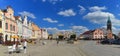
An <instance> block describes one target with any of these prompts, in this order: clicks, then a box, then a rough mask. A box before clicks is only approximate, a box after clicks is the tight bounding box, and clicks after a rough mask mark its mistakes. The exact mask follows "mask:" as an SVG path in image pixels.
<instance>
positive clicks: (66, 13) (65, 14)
mask: <svg viewBox="0 0 120 56" xmlns="http://www.w3.org/2000/svg"><path fill="white" fill-rule="evenodd" d="M58 15H63V16H75V15H76V13H75V12H74V11H73V10H72V9H68V10H65V11H60V12H58Z"/></svg>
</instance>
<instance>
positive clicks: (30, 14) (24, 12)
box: [18, 11, 36, 19]
mask: <svg viewBox="0 0 120 56" xmlns="http://www.w3.org/2000/svg"><path fill="white" fill-rule="evenodd" d="M18 14H20V15H22V16H28V17H30V18H33V19H35V18H36V17H35V15H34V14H33V13H31V12H27V11H23V12H18Z"/></svg>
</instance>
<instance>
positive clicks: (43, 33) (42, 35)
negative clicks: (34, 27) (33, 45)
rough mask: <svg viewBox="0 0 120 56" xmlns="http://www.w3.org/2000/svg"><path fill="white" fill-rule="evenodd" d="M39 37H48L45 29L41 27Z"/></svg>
mask: <svg viewBox="0 0 120 56" xmlns="http://www.w3.org/2000/svg"><path fill="white" fill-rule="evenodd" d="M41 38H42V39H48V32H47V29H41Z"/></svg>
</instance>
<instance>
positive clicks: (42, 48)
mask: <svg viewBox="0 0 120 56" xmlns="http://www.w3.org/2000/svg"><path fill="white" fill-rule="evenodd" d="M45 42H46V43H47V44H46V45H41V44H40V43H37V44H35V45H33V44H28V48H27V53H26V54H24V53H23V52H21V53H13V54H8V52H7V47H6V46H2V45H0V47H1V48H0V50H1V51H0V56H120V45H101V44H96V41H83V40H80V41H78V42H77V43H76V44H67V42H66V41H60V43H59V44H58V45H57V43H56V41H54V40H53V41H50V40H45Z"/></svg>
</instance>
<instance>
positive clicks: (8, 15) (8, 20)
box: [3, 6, 18, 43]
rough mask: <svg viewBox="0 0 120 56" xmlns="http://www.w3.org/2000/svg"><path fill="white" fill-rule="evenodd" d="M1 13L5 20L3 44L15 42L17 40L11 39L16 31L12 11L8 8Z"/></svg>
mask: <svg viewBox="0 0 120 56" xmlns="http://www.w3.org/2000/svg"><path fill="white" fill-rule="evenodd" d="M3 12H4V18H5V33H4V42H5V43H9V42H13V41H17V39H15V38H11V37H12V36H16V35H17V31H18V27H17V23H16V20H15V17H14V10H13V9H12V8H11V7H10V6H8V7H7V9H5V10H3Z"/></svg>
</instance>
